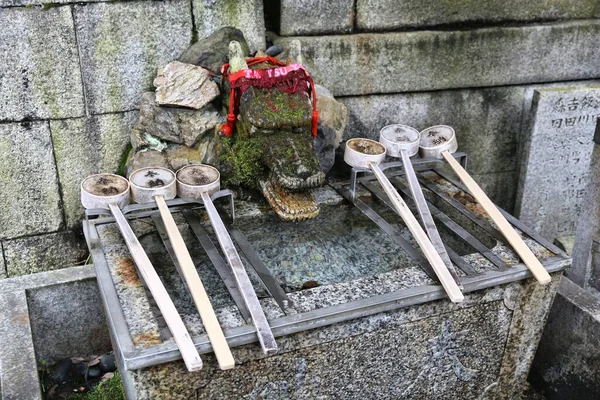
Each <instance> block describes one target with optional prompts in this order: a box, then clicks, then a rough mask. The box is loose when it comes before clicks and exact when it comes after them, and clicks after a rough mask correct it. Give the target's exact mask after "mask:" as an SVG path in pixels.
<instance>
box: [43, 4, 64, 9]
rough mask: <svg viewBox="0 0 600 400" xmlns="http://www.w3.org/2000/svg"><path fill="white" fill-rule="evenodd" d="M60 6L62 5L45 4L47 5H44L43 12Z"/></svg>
mask: <svg viewBox="0 0 600 400" xmlns="http://www.w3.org/2000/svg"><path fill="white" fill-rule="evenodd" d="M59 5H60V4H58V3H45V4H42V10H49V9H51V8H54V7H58V6H59Z"/></svg>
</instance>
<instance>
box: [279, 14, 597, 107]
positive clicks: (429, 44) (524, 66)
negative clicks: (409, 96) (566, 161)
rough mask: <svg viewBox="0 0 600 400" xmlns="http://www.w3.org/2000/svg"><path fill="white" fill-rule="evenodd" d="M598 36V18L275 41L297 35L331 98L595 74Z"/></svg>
mask: <svg viewBox="0 0 600 400" xmlns="http://www.w3.org/2000/svg"><path fill="white" fill-rule="evenodd" d="M599 36H600V21H599V20H585V21H576V22H565V23H555V24H547V25H534V26H523V27H501V28H500V27H498V28H483V29H475V30H467V31H418V32H400V33H385V34H369V33H365V34H357V35H346V36H323V37H302V36H301V37H289V38H278V39H276V40H275V42H276V43H277V44H279V45H282V46H283V47H284V48H286V47H287V46H288V44H289V42H290V41H291V40H293V39H299V40H300V41H301V43H302V49H303V52H304V53H305V55H306V57H307V58H308V59H312V61H313V63H314V66H315V72H316V75H318V76H320V77H322V82H319V83H321V84H322V85H323V86H325V87H327V88H328V89H330V90H331V91H332V93H333V94H334V95H336V96H339V95H342V96H353V95H364V94H374V93H398V92H407V91H427V90H441V89H450V88H461V87H489V86H500V85H515V84H524V83H537V82H555V81H565V80H576V79H592V78H597V77H600V52H597V51H596V49H597V42H598V37H599ZM540 43H543V44H544V45H543V46H541V45H539V44H540ZM374 55H376V57H375V56H374Z"/></svg>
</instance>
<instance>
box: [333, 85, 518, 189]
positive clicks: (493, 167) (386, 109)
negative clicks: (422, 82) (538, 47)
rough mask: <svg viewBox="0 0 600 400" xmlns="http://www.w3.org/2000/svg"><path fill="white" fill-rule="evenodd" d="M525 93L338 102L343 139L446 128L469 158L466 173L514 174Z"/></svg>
mask: <svg viewBox="0 0 600 400" xmlns="http://www.w3.org/2000/svg"><path fill="white" fill-rule="evenodd" d="M526 90H527V89H526V88H525V87H504V88H489V89H463V90H452V91H440V92H433V93H428V92H425V93H406V94H393V95H373V96H360V97H343V98H339V99H338V100H339V101H341V102H342V103H344V104H345V105H346V107H348V112H349V121H348V124H347V125H346V130H345V132H344V138H343V139H344V140H348V139H350V138H353V137H367V138H371V139H375V140H377V139H378V138H379V131H380V130H381V128H383V127H384V126H386V125H389V124H404V125H409V126H412V127H414V128H415V129H418V130H423V129H425V128H427V127H428V126H432V125H440V124H445V125H450V126H452V127H453V128H454V129H455V131H456V134H457V138H458V150H459V151H464V152H466V153H467V154H468V156H469V160H468V171H469V172H471V173H473V174H479V175H481V174H490V173H502V172H509V171H516V170H517V169H518V162H517V142H518V140H519V135H520V132H521V114H522V109H523V97H524V95H525V92H526ZM514 190H516V186H515V188H514V189H513V191H514Z"/></svg>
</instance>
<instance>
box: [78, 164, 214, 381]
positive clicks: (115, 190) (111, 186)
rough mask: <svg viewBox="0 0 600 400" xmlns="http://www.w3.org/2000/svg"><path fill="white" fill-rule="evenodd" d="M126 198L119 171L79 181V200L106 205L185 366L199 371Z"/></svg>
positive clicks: (127, 192)
mask: <svg viewBox="0 0 600 400" xmlns="http://www.w3.org/2000/svg"><path fill="white" fill-rule="evenodd" d="M129 198H130V185H129V181H127V179H125V178H123V177H121V176H118V175H114V174H97V175H91V176H88V177H87V178H85V179H84V180H83V182H82V183H81V204H83V206H84V207H85V208H86V209H93V208H107V209H109V210H110V212H111V213H112V215H113V216H114V218H115V222H116V223H117V226H118V227H119V230H120V231H121V234H122V235H123V239H124V240H125V244H126V245H127V247H128V248H129V252H130V253H131V256H132V258H133V261H134V262H135V265H136V266H137V269H138V271H139V273H140V275H141V276H142V279H143V280H144V282H145V283H146V285H147V286H148V289H149V290H150V292H151V293H152V297H154V300H155V301H156V304H157V305H158V308H159V309H160V312H161V313H162V315H163V317H164V318H165V321H166V323H167V326H168V327H169V330H170V331H171V334H172V335H173V339H174V340H175V343H176V344H177V347H178V348H179V351H180V352H181V357H182V358H183V361H184V363H185V365H186V367H187V369H188V370H189V371H199V370H200V369H202V360H201V359H200V355H199V354H198V350H197V349H196V346H195V345H194V342H193V341H192V338H191V336H190V334H189V333H188V331H187V329H186V327H185V325H184V324H183V321H182V320H181V316H180V315H179V313H178V312H177V309H176V308H175V305H174V304H173V301H172V300H171V298H170V297H169V294H168V293H167V290H166V289H165V287H164V285H163V284H162V282H161V280H160V278H159V276H158V274H157V273H156V270H155V269H154V267H153V266H152V263H151V262H150V259H149V258H148V255H147V254H146V252H145V251H144V248H143V247H142V245H141V244H140V242H139V241H138V239H137V237H136V236H135V233H133V230H132V229H131V227H130V226H129V223H128V222H127V220H126V219H125V216H124V215H123V213H122V212H121V209H120V207H124V206H126V205H127V204H128V203H129Z"/></svg>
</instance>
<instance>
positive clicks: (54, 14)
mask: <svg viewBox="0 0 600 400" xmlns="http://www.w3.org/2000/svg"><path fill="white" fill-rule="evenodd" d="M0 4H2V3H0ZM0 26H1V27H2V29H1V30H0V54H2V62H1V63H0V122H1V121H20V120H23V119H44V118H70V117H78V116H81V115H83V114H84V113H85V108H84V101H83V86H82V83H81V72H80V68H79V58H78V53H77V41H76V39H75V31H74V29H73V17H72V15H71V9H70V8H69V7H56V8H51V9H48V10H42V9H40V8H3V9H2V12H0Z"/></svg>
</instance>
